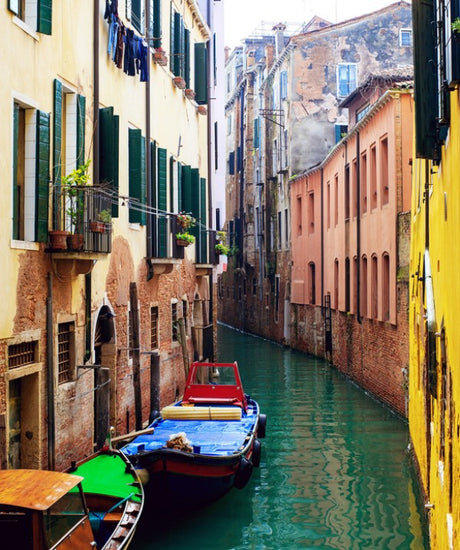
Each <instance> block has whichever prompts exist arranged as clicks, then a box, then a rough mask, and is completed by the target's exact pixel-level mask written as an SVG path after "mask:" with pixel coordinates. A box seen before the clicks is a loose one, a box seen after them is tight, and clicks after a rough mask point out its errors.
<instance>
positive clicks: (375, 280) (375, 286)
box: [371, 255, 379, 319]
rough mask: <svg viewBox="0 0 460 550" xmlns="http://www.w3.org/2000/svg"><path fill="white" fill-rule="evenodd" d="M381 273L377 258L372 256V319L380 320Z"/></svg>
mask: <svg viewBox="0 0 460 550" xmlns="http://www.w3.org/2000/svg"><path fill="white" fill-rule="evenodd" d="M378 292H379V272H378V259H377V256H375V255H373V256H372V268H371V317H372V318H373V319H378V316H379V295H378Z"/></svg>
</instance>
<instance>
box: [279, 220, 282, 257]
mask: <svg viewBox="0 0 460 550" xmlns="http://www.w3.org/2000/svg"><path fill="white" fill-rule="evenodd" d="M281 242H282V225H281V212H278V248H279V249H281Z"/></svg>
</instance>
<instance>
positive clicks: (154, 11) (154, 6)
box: [149, 0, 162, 48]
mask: <svg viewBox="0 0 460 550" xmlns="http://www.w3.org/2000/svg"><path fill="white" fill-rule="evenodd" d="M149 2H150V36H151V37H152V38H153V47H154V48H160V47H161V33H162V29H161V0H149Z"/></svg>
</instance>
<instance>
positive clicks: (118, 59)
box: [113, 22, 125, 69]
mask: <svg viewBox="0 0 460 550" xmlns="http://www.w3.org/2000/svg"><path fill="white" fill-rule="evenodd" d="M124 36H125V26H124V25H123V23H121V22H120V24H119V25H118V35H117V47H116V48H115V57H114V59H113V60H114V62H115V65H116V66H117V67H118V68H119V69H121V68H123V45H124Z"/></svg>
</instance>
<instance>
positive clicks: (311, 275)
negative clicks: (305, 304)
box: [308, 262, 316, 304]
mask: <svg viewBox="0 0 460 550" xmlns="http://www.w3.org/2000/svg"><path fill="white" fill-rule="evenodd" d="M308 267H309V270H308V271H309V278H310V280H309V288H310V296H309V298H310V304H316V268H315V264H314V262H310V263H309V264H308Z"/></svg>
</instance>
